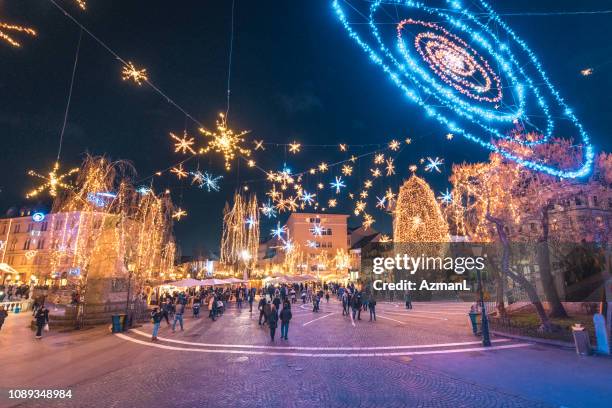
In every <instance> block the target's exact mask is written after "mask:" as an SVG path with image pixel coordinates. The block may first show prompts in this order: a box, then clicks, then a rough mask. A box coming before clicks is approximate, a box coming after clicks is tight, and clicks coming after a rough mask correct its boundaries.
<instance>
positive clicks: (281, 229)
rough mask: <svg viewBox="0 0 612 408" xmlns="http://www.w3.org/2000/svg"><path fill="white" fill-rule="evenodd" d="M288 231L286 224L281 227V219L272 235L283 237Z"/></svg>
mask: <svg viewBox="0 0 612 408" xmlns="http://www.w3.org/2000/svg"><path fill="white" fill-rule="evenodd" d="M285 232H287V227H285V226H284V225H283V226H282V227H281V225H280V221H279V222H278V223H277V224H276V228H274V229H272V236H273V237H274V238H278V239H283V234H284V233H285Z"/></svg>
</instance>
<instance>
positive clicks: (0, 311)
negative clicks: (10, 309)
mask: <svg viewBox="0 0 612 408" xmlns="http://www.w3.org/2000/svg"><path fill="white" fill-rule="evenodd" d="M7 317H8V313H7V311H6V310H4V306H1V305H0V330H2V325H3V324H4V320H5V319H6V318H7Z"/></svg>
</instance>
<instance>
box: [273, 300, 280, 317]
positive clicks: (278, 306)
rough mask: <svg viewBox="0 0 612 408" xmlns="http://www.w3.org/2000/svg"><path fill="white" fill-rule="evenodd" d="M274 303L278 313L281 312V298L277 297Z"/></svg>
mask: <svg viewBox="0 0 612 408" xmlns="http://www.w3.org/2000/svg"><path fill="white" fill-rule="evenodd" d="M272 303H274V307H275V308H276V313H278V312H279V311H280V304H281V299H280V297H279V296H276V297H275V298H274V300H273V301H272Z"/></svg>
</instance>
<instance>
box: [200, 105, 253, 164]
mask: <svg viewBox="0 0 612 408" xmlns="http://www.w3.org/2000/svg"><path fill="white" fill-rule="evenodd" d="M200 132H202V133H203V134H204V136H206V137H209V138H210V140H209V141H208V145H207V146H206V147H205V148H202V149H201V153H208V152H216V153H221V154H222V155H223V157H224V159H225V169H226V170H228V171H229V170H230V169H231V168H232V161H233V160H234V159H235V158H236V155H238V154H240V155H244V156H250V155H251V150H250V149H248V148H246V147H244V146H242V143H244V136H245V135H246V134H248V133H249V131H248V130H244V131H242V132H238V133H235V132H234V131H233V130H232V129H230V128H229V126H228V125H227V118H226V117H225V115H224V114H223V113H220V114H219V119H218V120H217V130H216V131H214V132H211V131H209V130H206V129H204V128H200Z"/></svg>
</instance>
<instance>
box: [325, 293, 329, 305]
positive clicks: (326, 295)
mask: <svg viewBox="0 0 612 408" xmlns="http://www.w3.org/2000/svg"><path fill="white" fill-rule="evenodd" d="M325 303H329V290H327V291H325Z"/></svg>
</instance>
